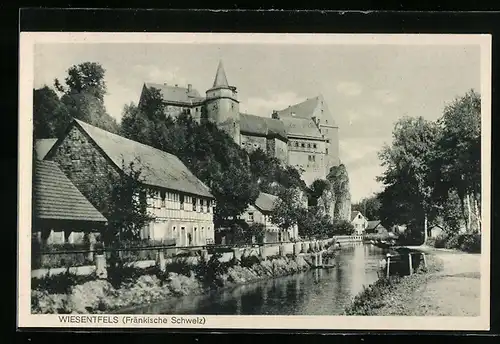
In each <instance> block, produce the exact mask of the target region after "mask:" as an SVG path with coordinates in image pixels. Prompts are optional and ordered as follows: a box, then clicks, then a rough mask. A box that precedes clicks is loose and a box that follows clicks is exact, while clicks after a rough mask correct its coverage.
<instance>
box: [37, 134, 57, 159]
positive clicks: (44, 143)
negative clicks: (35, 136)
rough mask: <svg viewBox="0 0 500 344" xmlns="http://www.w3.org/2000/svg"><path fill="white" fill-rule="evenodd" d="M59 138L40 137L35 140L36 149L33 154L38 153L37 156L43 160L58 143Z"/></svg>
mask: <svg viewBox="0 0 500 344" xmlns="http://www.w3.org/2000/svg"><path fill="white" fill-rule="evenodd" d="M56 141H57V139H39V140H36V142H35V151H34V152H33V154H35V155H36V158H37V159H39V160H43V158H45V156H46V155H47V153H48V152H49V150H50V149H51V148H52V146H53V145H54V144H55V143H56Z"/></svg>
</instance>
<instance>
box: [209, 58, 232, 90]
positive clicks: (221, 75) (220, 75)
mask: <svg viewBox="0 0 500 344" xmlns="http://www.w3.org/2000/svg"><path fill="white" fill-rule="evenodd" d="M212 87H214V88H215V87H229V84H228V82H227V77H226V72H225V71H224V66H223V65H222V61H219V65H218V66H217V73H216V74H215V79H214V84H213V86H212Z"/></svg>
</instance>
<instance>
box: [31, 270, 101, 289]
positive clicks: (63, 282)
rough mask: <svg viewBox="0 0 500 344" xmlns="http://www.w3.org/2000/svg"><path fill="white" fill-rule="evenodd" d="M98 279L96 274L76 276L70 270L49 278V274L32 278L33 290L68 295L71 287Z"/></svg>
mask: <svg viewBox="0 0 500 344" xmlns="http://www.w3.org/2000/svg"><path fill="white" fill-rule="evenodd" d="M96 278H97V277H96V275H95V274H91V275H87V276H79V275H75V274H72V273H70V272H69V269H68V270H66V272H65V273H63V274H58V275H53V276H49V274H47V275H46V276H44V277H42V278H32V279H31V289H32V290H42V291H46V292H48V293H49V294H68V293H69V292H70V290H71V287H73V286H75V285H78V284H83V283H86V282H89V281H93V280H95V279H96Z"/></svg>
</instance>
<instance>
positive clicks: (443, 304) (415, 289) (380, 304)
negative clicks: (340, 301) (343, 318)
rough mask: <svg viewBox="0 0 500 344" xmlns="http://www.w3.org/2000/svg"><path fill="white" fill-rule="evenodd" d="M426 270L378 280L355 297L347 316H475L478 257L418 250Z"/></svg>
mask: <svg viewBox="0 0 500 344" xmlns="http://www.w3.org/2000/svg"><path fill="white" fill-rule="evenodd" d="M419 249H420V250H422V251H425V253H426V254H427V264H428V267H427V269H426V270H420V271H417V273H415V274H413V275H411V276H405V277H399V278H398V277H391V278H390V279H385V278H384V279H381V280H379V281H377V282H376V283H374V284H373V285H371V286H370V287H368V288H366V289H365V290H364V291H363V292H361V293H360V294H359V295H357V296H356V297H355V298H354V300H353V302H352V303H351V305H350V306H349V307H347V309H346V310H345V314H346V315H372V316H387V315H390V316H398V315H407V316H478V315H479V308H480V297H479V292H480V264H479V262H480V255H477V254H468V253H463V252H459V251H450V250H446V251H445V250H439V249H433V248H430V247H420V248H419Z"/></svg>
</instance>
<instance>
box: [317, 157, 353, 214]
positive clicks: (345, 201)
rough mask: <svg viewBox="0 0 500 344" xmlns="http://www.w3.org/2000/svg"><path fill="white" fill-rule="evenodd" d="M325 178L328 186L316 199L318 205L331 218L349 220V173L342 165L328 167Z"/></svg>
mask: <svg viewBox="0 0 500 344" xmlns="http://www.w3.org/2000/svg"><path fill="white" fill-rule="evenodd" d="M326 180H327V181H328V184H329V186H328V187H327V188H326V189H325V190H324V191H323V194H322V195H321V197H320V198H319V199H318V206H319V207H320V209H321V210H322V211H323V212H324V213H325V214H328V215H329V216H330V217H331V218H332V219H335V220H346V221H349V220H350V218H351V192H350V185H349V175H348V173H347V170H346V168H345V166H344V165H342V164H341V165H339V166H334V167H332V168H331V169H330V172H329V173H328V175H327V177H326Z"/></svg>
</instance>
